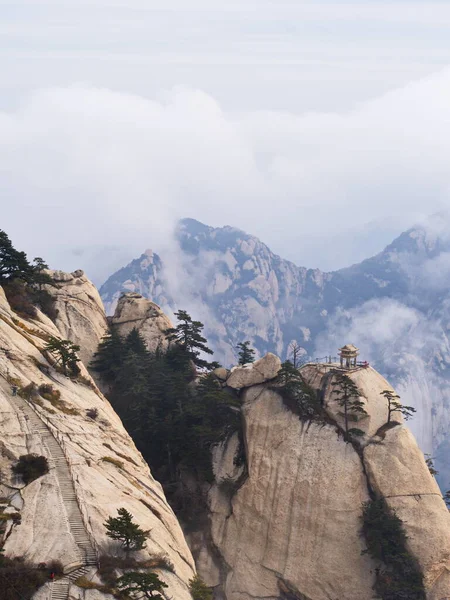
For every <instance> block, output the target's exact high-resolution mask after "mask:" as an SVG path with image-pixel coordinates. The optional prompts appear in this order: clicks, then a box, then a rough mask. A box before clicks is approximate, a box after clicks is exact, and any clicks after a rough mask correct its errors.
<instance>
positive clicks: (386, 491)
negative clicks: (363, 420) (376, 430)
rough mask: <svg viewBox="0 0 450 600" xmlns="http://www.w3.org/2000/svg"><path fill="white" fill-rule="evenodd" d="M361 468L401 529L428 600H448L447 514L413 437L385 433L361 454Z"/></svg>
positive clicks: (397, 430)
mask: <svg viewBox="0 0 450 600" xmlns="http://www.w3.org/2000/svg"><path fill="white" fill-rule="evenodd" d="M364 463H365V465H366V470H367V475H368V477H369V480H370V483H371V485H372V487H373V489H374V490H375V491H376V492H377V494H379V495H380V496H384V497H385V498H386V501H387V503H388V505H389V506H390V507H391V508H392V509H393V510H395V512H396V514H397V515H398V516H399V517H400V519H401V520H402V521H403V523H404V527H405V530H406V534H407V536H408V542H407V543H408V546H409V549H410V551H411V552H412V554H413V555H414V556H415V557H416V558H417V559H418V561H419V564H420V566H421V568H422V570H423V573H424V576H425V582H426V586H427V591H428V598H430V599H432V600H441V598H443V597H445V596H450V512H449V511H448V509H447V507H446V506H445V503H444V501H443V500H442V494H441V492H440V490H439V487H438V485H437V483H436V481H435V479H434V477H432V476H431V474H430V472H429V470H428V467H427V465H426V463H425V460H424V457H423V454H422V452H421V451H420V450H419V447H418V446H417V444H416V441H415V439H414V437H413V435H412V434H411V432H410V431H409V430H408V429H406V427H404V426H401V425H399V426H396V427H394V428H393V429H389V430H388V431H386V432H385V434H384V435H383V441H382V442H381V443H372V444H370V445H369V446H367V448H366V449H365V450H364Z"/></svg>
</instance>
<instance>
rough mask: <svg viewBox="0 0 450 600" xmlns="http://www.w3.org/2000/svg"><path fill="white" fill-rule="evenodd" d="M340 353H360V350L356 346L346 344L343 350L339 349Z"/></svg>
mask: <svg viewBox="0 0 450 600" xmlns="http://www.w3.org/2000/svg"><path fill="white" fill-rule="evenodd" d="M339 351H340V352H359V348H357V347H356V346H354V345H353V344H345V346H342V348H339Z"/></svg>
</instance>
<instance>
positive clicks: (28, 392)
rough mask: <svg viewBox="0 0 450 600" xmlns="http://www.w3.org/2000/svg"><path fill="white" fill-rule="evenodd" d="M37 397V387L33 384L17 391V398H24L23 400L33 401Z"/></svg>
mask: <svg viewBox="0 0 450 600" xmlns="http://www.w3.org/2000/svg"><path fill="white" fill-rule="evenodd" d="M38 395H39V392H38V387H37V385H36V384H35V383H33V382H31V383H29V384H28V385H26V386H25V387H23V388H20V390H19V396H20V397H21V398H25V400H35V399H36V398H37V396H38Z"/></svg>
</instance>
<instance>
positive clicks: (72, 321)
mask: <svg viewBox="0 0 450 600" xmlns="http://www.w3.org/2000/svg"><path fill="white" fill-rule="evenodd" d="M47 273H48V274H49V275H50V277H51V279H52V284H51V285H47V286H45V287H46V289H47V291H48V292H49V293H50V294H51V295H52V297H53V300H54V308H55V312H56V318H55V324H56V327H57V328H58V331H59V334H58V335H59V336H61V337H63V338H65V339H68V340H70V341H71V342H73V343H74V344H78V345H79V346H80V347H81V350H80V352H79V356H80V358H81V360H82V361H83V362H84V364H85V365H89V363H90V361H91V359H92V356H93V355H94V353H95V352H96V351H97V348H98V344H99V342H100V340H101V338H102V337H103V336H104V335H105V333H106V331H107V329H108V324H107V322H106V315H105V310H104V308H103V303H102V300H101V298H100V295H99V293H98V291H97V289H96V288H95V286H94V285H93V284H92V283H91V282H90V281H89V279H88V278H87V277H86V275H85V274H84V272H83V271H81V270H79V271H74V272H73V273H65V272H64V271H47Z"/></svg>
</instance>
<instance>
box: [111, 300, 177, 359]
mask: <svg viewBox="0 0 450 600" xmlns="http://www.w3.org/2000/svg"><path fill="white" fill-rule="evenodd" d="M111 324H112V325H113V326H114V327H115V328H116V329H117V331H118V332H119V334H120V335H121V336H123V337H126V336H127V335H128V334H129V333H131V331H133V329H137V330H138V331H139V333H140V334H141V335H142V337H143V338H144V340H145V343H146V345H147V348H148V350H150V352H155V350H156V349H157V348H160V349H161V350H165V349H166V348H167V346H168V342H167V340H166V338H165V335H164V333H165V331H166V329H169V328H171V327H173V325H172V322H171V321H170V319H169V318H168V317H167V316H166V315H165V314H164V313H163V311H162V310H161V309H160V307H159V306H158V305H157V304H155V303H154V302H150V300H147V298H144V297H143V296H141V295H140V294H138V293H136V292H128V293H127V294H124V295H123V296H122V297H121V298H120V299H119V301H118V303H117V306H116V309H115V312H114V316H113V317H112V319H111Z"/></svg>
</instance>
